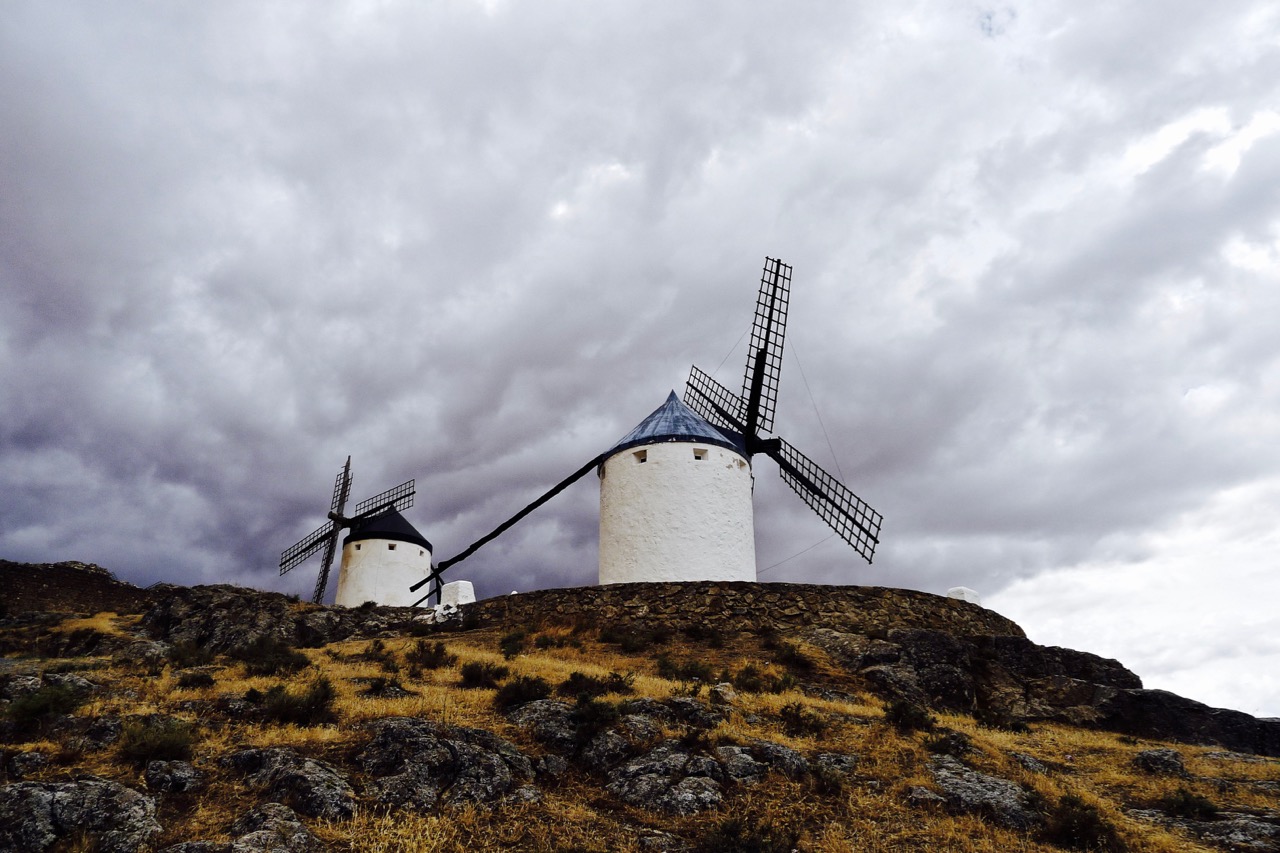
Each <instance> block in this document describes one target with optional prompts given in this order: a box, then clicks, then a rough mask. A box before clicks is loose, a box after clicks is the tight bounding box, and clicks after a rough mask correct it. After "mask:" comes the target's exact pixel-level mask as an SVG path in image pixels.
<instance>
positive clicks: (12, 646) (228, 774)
mask: <svg viewBox="0 0 1280 853" xmlns="http://www.w3.org/2000/svg"><path fill="white" fill-rule="evenodd" d="M0 568H3V570H4V572H5V577H4V581H5V584H6V586H5V589H6V590H9V589H21V590H23V592H22V595H21V596H16V595H15V596H10V595H8V594H7V593H6V598H5V605H6V607H5V610H6V612H5V614H4V616H3V617H2V618H0V652H2V653H3V654H4V658H3V659H2V660H0V715H2V716H0V749H2V752H0V853H3V851H23V853H26V851H46V850H48V851H63V850H67V851H70V850H95V851H104V853H106V851H134V850H142V851H150V850H164V851H169V853H212V852H213V851H220V852H221V851H226V853H230V851H236V852H237V853H240V852H241V851H255V850H256V851H268V850H270V851H319V850H333V851H345V850H351V851H401V850H403V851H435V850H440V851H445V850H566V851H572V850H578V851H588V850H590V851H614V850H624V851H639V850H654V851H662V850H710V851H732V850H744V851H790V850H801V851H809V850H813V851H817V850H837V851H839V850H847V851H853V850H858V851H881V850H882V851H898V850H972V851H1004V850H1028V851H1038V850H1043V851H1049V850H1062V849H1075V850H1112V851H1119V850H1135V851H1183V850H1280V760H1277V756H1280V721H1276V720H1257V719H1254V718H1252V717H1249V716H1247V715H1245V714H1240V713H1238V712H1234V711H1226V710H1221V709H1212V708H1208V707H1206V706H1204V705H1200V704H1199V703H1195V702H1192V701H1190V700H1187V699H1183V698H1181V697H1177V696H1173V695H1172V694H1168V693H1163V692H1160V691H1148V690H1144V689H1143V688H1142V685H1141V682H1140V680H1139V679H1138V678H1137V676H1135V675H1134V674H1133V673H1131V672H1129V671H1128V670H1127V669H1125V668H1124V667H1123V666H1122V665H1121V664H1120V663H1118V662H1116V661H1112V660H1105V659H1102V658H1099V657H1097V656H1094V655H1089V654H1085V653H1082V652H1075V651H1071V650H1068V649H1058V648H1046V647H1042V646H1038V645H1036V644H1034V643H1032V642H1030V641H1029V640H1027V639H1026V637H1025V636H1024V635H1023V633H1022V631H1021V630H1020V629H1019V628H1018V626H1016V625H1014V624H1013V623H1011V622H1009V621H1008V620H1006V619H1003V618H1002V617H1000V616H998V615H997V614H994V613H992V612H991V611H987V610H984V609H982V608H980V607H976V606H974V605H971V604H967V603H965V602H960V601H954V600H950V599H944V598H940V597H937V596H932V595H927V594H924V593H917V592H909V591H903V590H886V589H872V588H860V587H840V588H836V587H816V586H798V585H786V584H713V583H701V584H645V585H625V586H618V587H607V588H600V587H593V588H585V589H580V590H546V591H541V592H536V593H529V594H525V595H518V596H508V597H504V598H499V599H491V600H489V601H485V602H480V603H478V604H477V605H473V606H470V607H468V608H465V609H464V611H463V612H462V613H461V614H458V615H457V617H456V618H454V619H452V620H451V621H449V622H446V623H445V624H442V625H436V624H429V623H428V622H427V621H426V620H423V619H422V618H421V614H420V613H418V612H415V611H411V610H406V609H394V608H377V607H363V608H357V609H342V608H325V607H317V606H314V605H310V604H305V603H301V602H299V601H297V600H294V599H290V598H288V597H285V596H282V595H278V594H274V593H262V592H255V591H252V590H247V589H242V588H237V587H227V586H214V587H194V588H183V587H172V586H160V587H155V588H152V589H150V590H146V591H142V590H133V589H132V588H131V587H130V588H127V589H125V588H123V587H127V586H128V585H122V584H120V582H119V581H116V580H114V578H111V577H110V575H109V574H107V573H105V572H104V571H103V570H101V569H97V568H96V567H87V566H83V565H82V564H59V565H57V566H38V567H37V566H29V567H24V566H18V565H15V564H3V565H0ZM68 573H71V574H72V575H75V573H79V574H80V575H83V577H78V576H77V577H74V578H73V581H74V582H73V583H71V584H69V585H65V586H63V587H62V588H61V590H62V591H59V592H57V593H54V592H50V591H46V592H44V593H40V592H39V590H40V588H41V582H42V581H41V578H43V579H44V581H45V582H47V581H48V580H49V579H50V578H52V577H55V576H56V577H58V578H60V579H61V578H65V577H67V576H68ZM24 575H25V576H24ZM15 578H16V579H17V580H15ZM11 583H14V584H17V586H10V584H11ZM67 589H80V590H84V593H85V594H84V595H83V596H79V597H78V596H77V595H76V594H74V593H70V592H66V591H65V590H67ZM130 590H132V592H130ZM108 596H110V597H108Z"/></svg>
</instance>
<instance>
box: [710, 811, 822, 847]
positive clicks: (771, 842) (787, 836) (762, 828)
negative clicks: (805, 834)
mask: <svg viewBox="0 0 1280 853" xmlns="http://www.w3.org/2000/svg"><path fill="white" fill-rule="evenodd" d="M799 843H800V833H799V832H797V831H796V830H794V829H791V828H789V827H779V826H775V825H774V824H773V823H772V822H771V821H768V820H762V821H748V820H747V819H746V818H740V817H728V818H725V819H724V820H722V821H720V823H718V824H716V825H715V826H714V827H712V828H711V830H710V831H709V832H707V833H706V834H705V835H703V836H702V838H701V839H699V842H698V850H699V851H702V853H791V851H792V850H794V849H795V848H796V845H798V844H799Z"/></svg>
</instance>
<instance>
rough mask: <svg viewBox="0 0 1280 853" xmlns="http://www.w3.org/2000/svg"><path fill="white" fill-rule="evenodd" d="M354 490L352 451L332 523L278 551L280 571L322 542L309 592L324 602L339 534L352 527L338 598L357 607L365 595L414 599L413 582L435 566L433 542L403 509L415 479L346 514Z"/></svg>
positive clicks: (404, 601) (337, 487)
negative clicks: (317, 570)
mask: <svg viewBox="0 0 1280 853" xmlns="http://www.w3.org/2000/svg"><path fill="white" fill-rule="evenodd" d="M350 493H351V457H350V456H348V457H347V462H346V464H345V465H343V466H342V470H341V471H339V472H338V477H337V480H335V481H334V484H333V501H332V502H331V503H330V505H329V521H328V523H326V524H325V525H324V526H322V527H320V528H319V529H318V530H316V531H315V532H313V533H312V534H311V535H310V536H307V537H305V538H304V539H302V540H300V541H299V542H297V543H296V544H294V545H293V546H292V547H290V548H288V549H287V550H286V551H285V552H284V553H283V554H281V555H280V574H282V575H283V574H284V573H285V572H288V571H291V570H292V569H294V568H295V567H297V566H298V565H299V564H300V563H302V562H303V561H304V560H306V559H307V558H308V557H310V556H311V555H312V554H314V553H316V552H317V551H319V550H320V549H321V548H324V563H323V565H322V566H321V567H320V575H319V577H318V578H317V579H316V587H315V592H314V594H313V595H312V598H311V600H312V601H314V602H315V603H316V604H319V603H321V601H322V600H323V599H324V592H325V587H326V586H327V584H328V582H329V570H330V569H331V568H332V566H333V558H334V555H335V553H336V552H337V546H338V535H339V534H340V533H341V532H342V530H343V529H344V528H349V529H350V530H351V533H350V534H348V535H347V537H346V538H345V539H343V540H342V563H341V565H340V567H339V569H338V591H337V593H336V594H335V597H334V603H335V604H339V605H343V606H345V607H356V606H358V605H360V604H363V603H364V602H366V601H373V602H376V603H378V604H387V605H399V606H403V605H409V604H412V603H413V598H414V596H413V595H412V594H411V593H410V591H409V585H410V584H411V583H413V581H414V580H415V579H416V578H419V577H421V576H422V573H423V572H425V571H430V570H431V543H430V542H428V541H427V539H426V537H424V536H423V535H422V534H421V533H419V532H418V531H417V529H416V528H414V526H413V525H412V524H410V523H409V521H408V520H407V519H406V518H405V517H404V516H403V515H401V514H400V511H401V510H404V509H408V508H409V507H411V506H413V496H414V494H415V489H414V481H413V480H409V481H408V482H407V483H401V484H400V485H398V486H396V487H395V488H394V489H389V490H387V491H385V492H383V493H382V494H380V495H376V496H374V497H372V498H369V499H368V500H367V501H364V502H362V503H360V504H358V505H357V506H356V508H355V512H354V513H353V514H352V515H351V516H345V515H343V512H344V511H345V509H346V505H347V497H348V496H349V495H350Z"/></svg>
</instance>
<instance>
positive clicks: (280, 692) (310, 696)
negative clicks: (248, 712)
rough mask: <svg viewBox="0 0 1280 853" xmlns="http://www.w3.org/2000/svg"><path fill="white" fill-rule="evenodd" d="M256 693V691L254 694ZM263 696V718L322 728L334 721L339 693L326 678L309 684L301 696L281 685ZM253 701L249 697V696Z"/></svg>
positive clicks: (317, 679) (246, 695)
mask: <svg viewBox="0 0 1280 853" xmlns="http://www.w3.org/2000/svg"><path fill="white" fill-rule="evenodd" d="M251 692H252V691H251ZM260 695H261V696H262V700H261V701H262V711H263V715H264V716H265V717H266V718H267V719H268V720H271V721H274V722H277V723H293V724H294V725H298V726H319V725H324V724H325V723H331V722H333V721H334V719H335V718H334V714H333V700H334V699H335V698H336V696H337V693H336V691H334V689H333V684H332V683H331V682H330V681H329V679H327V678H325V677H324V676H319V677H317V678H315V679H314V680H312V681H311V682H310V683H308V684H307V685H306V686H305V687H304V688H303V689H302V691H301V692H300V693H294V692H292V691H290V690H289V689H288V688H287V687H285V686H284V685H283V684H277V685H275V686H274V687H272V688H271V689H269V690H268V691H267V692H266V693H263V694H260ZM245 698H246V699H248V698H249V694H247V693H246V694H245Z"/></svg>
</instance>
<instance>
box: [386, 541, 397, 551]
mask: <svg viewBox="0 0 1280 853" xmlns="http://www.w3.org/2000/svg"><path fill="white" fill-rule="evenodd" d="M395 549H396V543H394V542H392V543H391V544H389V545H388V546H387V550H388V551H394V550H395Z"/></svg>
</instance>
